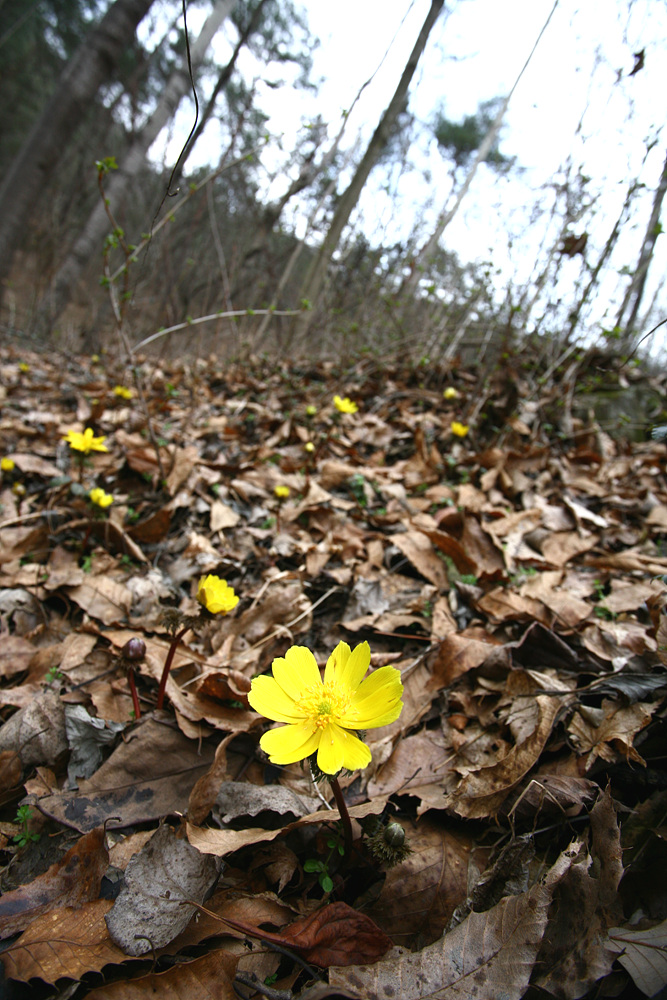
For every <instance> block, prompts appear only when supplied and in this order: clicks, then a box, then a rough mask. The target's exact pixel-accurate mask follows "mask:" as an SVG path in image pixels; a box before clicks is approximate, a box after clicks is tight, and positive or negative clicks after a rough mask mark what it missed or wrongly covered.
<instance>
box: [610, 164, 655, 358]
mask: <svg viewBox="0 0 667 1000" xmlns="http://www.w3.org/2000/svg"><path fill="white" fill-rule="evenodd" d="M665 192H667V156H665V162H664V165H663V168H662V174H661V176H660V181H659V183H658V186H657V188H656V190H655V195H654V196H653V209H652V211H651V217H650V219H649V220H648V226H647V229H646V235H645V236H644V241H643V243H642V248H641V251H640V253H639V261H638V263H637V270H636V271H635V273H634V274H633V276H632V280H631V281H630V284H629V286H628V290H627V291H626V293H625V296H624V298H623V302H622V304H621V308H620V310H619V313H618V318H617V320H616V326H617V327H618V328H619V329H620V327H621V323H622V322H623V316H624V315H625V311H626V309H627V308H628V305H629V303H630V299H631V298H632V296H633V295H634V302H633V303H632V309H631V310H630V315H629V316H628V321H627V323H626V324H625V330H624V331H623V342H624V343H625V344H626V345H627V346H628V347H629V346H630V344H631V342H632V339H633V335H634V333H635V323H636V321H637V313H638V312H639V306H640V304H641V301H642V298H643V295H644V286H645V285H646V277H647V275H648V269H649V265H650V263H651V258H652V257H653V250H654V248H655V241H656V240H657V238H658V236H659V234H660V232H661V229H660V213H661V211H662V203H663V201H664V198H665Z"/></svg>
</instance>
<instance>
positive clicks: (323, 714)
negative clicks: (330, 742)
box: [296, 684, 350, 731]
mask: <svg viewBox="0 0 667 1000" xmlns="http://www.w3.org/2000/svg"><path fill="white" fill-rule="evenodd" d="M349 704H350V696H349V694H348V693H347V692H345V691H341V690H340V688H337V687H336V686H335V684H313V685H311V687H309V688H307V689H306V691H305V692H304V693H303V694H302V695H301V697H300V698H299V699H298V700H297V702H296V706H297V708H298V709H299V711H301V712H303V714H304V715H305V716H306V717H307V719H308V721H309V722H310V723H311V725H312V726H313V731H314V730H315V729H324V727H325V726H328V725H329V723H330V722H337V721H338V719H339V718H340V717H341V715H344V714H345V712H346V711H347V708H348V705H349Z"/></svg>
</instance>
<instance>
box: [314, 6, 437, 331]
mask: <svg viewBox="0 0 667 1000" xmlns="http://www.w3.org/2000/svg"><path fill="white" fill-rule="evenodd" d="M443 6H444V0H431V8H430V10H429V12H428V14H427V16H426V20H425V21H424V24H423V26H422V29H421V31H420V33H419V37H418V39H417V41H416V42H415V45H414V48H413V50H412V52H411V53H410V57H409V59H408V61H407V63H406V66H405V69H404V70H403V75H402V76H401V79H400V81H399V83H398V86H397V88H396V90H395V92H394V96H393V97H392V99H391V102H390V103H389V106H388V107H387V109H386V111H385V112H384V114H383V115H382V118H381V119H380V122H379V124H378V126H377V128H376V129H375V132H374V133H373V136H372V138H371V140H370V142H369V144H368V148H367V149H366V152H365V154H364V156H363V159H362V160H361V163H360V164H359V166H358V167H357V169H356V171H355V174H354V176H353V178H352V180H351V181H350V183H349V185H348V187H347V188H346V190H345V192H344V193H343V195H342V196H341V199H340V201H339V203H338V207H337V208H336V211H335V213H334V216H333V219H332V220H331V224H330V226H329V229H328V231H327V234H326V236H325V237H324V240H323V242H322V245H321V246H320V248H319V250H318V252H317V254H316V256H315V257H314V259H313V262H312V264H311V265H310V267H309V269H308V271H307V273H306V277H305V279H304V283H303V286H302V288H301V296H300V297H301V300H302V301H306V302H308V303H310V305H311V306H312V305H314V304H315V301H316V300H317V297H318V295H319V293H320V290H321V288H322V285H323V283H324V278H325V275H326V270H327V265H328V264H329V261H330V260H331V257H332V255H333V253H334V251H335V250H336V247H337V246H338V244H339V242H340V238H341V235H342V233H343V230H344V228H345V226H346V225H347V223H348V221H349V218H350V215H351V214H352V212H353V211H354V209H355V207H356V205H357V202H358V201H359V197H360V195H361V192H362V190H363V187H364V184H365V183H366V181H367V179H368V175H369V174H370V172H371V170H372V169H373V167H374V166H375V164H376V163H377V161H378V159H379V158H380V155H381V153H382V151H383V150H384V148H385V146H386V145H387V142H388V140H389V137H390V135H391V129H392V127H393V125H394V123H395V121H396V119H397V117H398V115H399V114H400V112H401V110H402V108H403V107H404V102H405V97H406V95H407V92H408V88H409V86H410V83H411V81H412V77H413V76H414V74H415V70H416V69H417V65H418V63H419V60H420V58H421V55H422V53H423V51H424V49H425V47H426V42H427V41H428V36H429V34H430V33H431V29H432V27H433V25H434V24H435V22H436V20H437V19H438V16H439V14H440V12H441V10H442V8H443ZM312 318H313V314H312V312H304V313H303V314H302V315H301V316H300V317H299V320H298V323H297V331H296V338H297V341H298V340H300V339H301V338H303V337H304V336H305V335H306V333H307V332H308V328H309V326H310V324H311V322H312Z"/></svg>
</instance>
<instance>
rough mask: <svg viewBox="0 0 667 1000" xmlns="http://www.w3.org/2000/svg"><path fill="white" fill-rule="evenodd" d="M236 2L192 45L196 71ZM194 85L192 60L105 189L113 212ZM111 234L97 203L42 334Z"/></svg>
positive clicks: (55, 288) (65, 266)
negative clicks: (192, 80)
mask: <svg viewBox="0 0 667 1000" xmlns="http://www.w3.org/2000/svg"><path fill="white" fill-rule="evenodd" d="M235 4H236V0H216V2H215V3H214V5H213V10H212V11H211V13H210V14H209V16H208V18H207V20H206V22H205V23H204V26H203V28H202V30H201V33H200V35H199V37H198V38H197V40H196V42H195V43H194V44H193V45H192V46H191V47H190V61H191V64H192V70H193V73H194V72H195V71H196V69H197V68H198V67H199V66H200V65H201V63H202V62H203V60H204V57H205V55H206V52H207V50H208V47H209V45H210V44H211V41H212V39H213V36H214V35H215V33H216V31H217V30H218V28H219V27H220V25H221V24H222V22H223V21H224V20H225V19H226V18H227V17H228V16H229V14H231V12H232V10H233V9H234V6H235ZM189 86H190V75H189V72H188V65H187V59H186V57H185V56H184V57H183V61H182V63H181V65H180V66H179V67H178V68H177V69H175V70H174V71H173V73H172V74H171V76H170V78H169V80H168V81H167V84H166V86H165V88H164V91H163V93H162V97H161V98H160V101H159V103H158V105H157V107H156V109H155V111H154V112H153V114H152V115H151V117H150V118H149V120H148V122H147V123H146V125H145V126H144V128H143V129H142V130H141V132H139V133H138V134H137V135H136V136H135V138H134V141H133V142H132V144H131V146H130V148H129V149H128V150H127V152H126V153H125V154H124V157H123V161H122V163H121V164H119V169H118V170H117V171H115V172H114V173H113V174H112V175H111V178H110V180H109V183H108V185H107V186H106V187H105V195H106V198H107V200H108V201H109V204H110V205H111V206H112V210H113V211H114V213H115V211H116V206H117V204H118V202H119V201H120V199H121V198H122V197H123V195H124V194H125V192H126V191H127V189H128V187H129V186H130V184H131V183H132V181H133V180H134V178H135V177H136V175H137V173H138V171H139V170H140V169H141V167H142V166H143V164H144V163H145V161H146V154H147V152H148V150H149V149H150V147H151V146H152V144H153V142H154V141H155V139H156V138H157V137H158V135H159V134H160V132H161V131H162V129H163V128H164V126H165V125H166V124H167V123H168V122H169V121H170V120H171V118H172V117H173V115H174V113H175V111H176V109H177V107H178V105H179V104H180V102H181V100H182V98H183V97H184V95H185V93H186V92H187V90H188V88H189ZM108 230H109V218H108V216H107V213H106V210H105V208H104V204H103V203H102V201H101V200H100V201H99V202H97V204H96V205H95V208H94V209H93V210H92V212H91V213H90V215H89V216H88V219H87V221H86V223H85V225H84V227H83V229H82V230H81V233H80V235H79V236H78V238H77V240H76V242H75V243H74V246H73V247H72V249H71V250H70V252H69V253H68V255H67V257H66V258H65V260H64V261H63V263H62V264H61V266H60V267H59V269H58V271H57V272H56V275H55V277H54V279H53V282H52V285H51V288H50V289H49V291H48V292H47V293H46V294H45V295H44V296H43V298H42V301H41V302H40V303H39V306H38V309H37V315H36V317H35V322H34V330H33V332H34V333H36V334H37V335H38V336H42V337H43V336H45V335H47V334H48V331H49V327H50V326H51V325H52V324H53V323H54V322H56V320H57V319H58V317H59V316H60V314H61V313H62V311H63V309H64V308H65V306H66V305H67V304H68V302H69V301H70V299H71V297H72V293H73V291H74V288H75V285H76V283H77V282H78V281H79V279H80V277H81V275H82V273H83V271H84V269H85V268H86V267H87V265H88V264H89V263H90V260H91V259H92V258H95V257H100V255H101V252H102V245H103V241H104V237H105V235H106V233H107V232H108Z"/></svg>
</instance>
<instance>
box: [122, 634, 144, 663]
mask: <svg viewBox="0 0 667 1000" xmlns="http://www.w3.org/2000/svg"><path fill="white" fill-rule="evenodd" d="M120 655H121V656H122V657H123V659H124V660H130V661H131V662H133V663H134V662H136V661H137V660H143V658H144V656H145V655H146V643H145V642H144V640H143V639H128V641H127V642H126V643H125V645H124V646H123V648H122V649H121V651H120Z"/></svg>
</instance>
